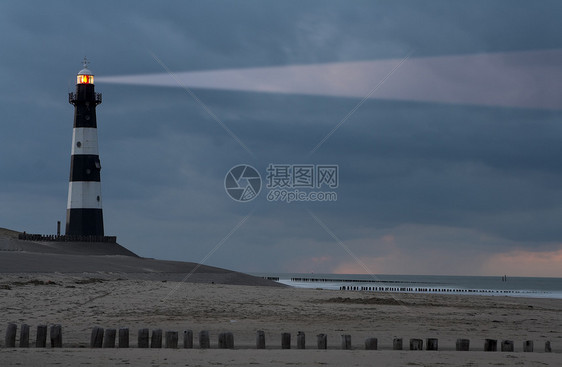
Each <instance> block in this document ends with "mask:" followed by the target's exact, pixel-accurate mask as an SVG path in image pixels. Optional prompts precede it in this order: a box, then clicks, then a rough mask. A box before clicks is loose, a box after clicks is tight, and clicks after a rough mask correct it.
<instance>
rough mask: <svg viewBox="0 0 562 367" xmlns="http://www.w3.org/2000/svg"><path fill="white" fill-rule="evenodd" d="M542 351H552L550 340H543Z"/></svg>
mask: <svg viewBox="0 0 562 367" xmlns="http://www.w3.org/2000/svg"><path fill="white" fill-rule="evenodd" d="M544 351H545V353H552V348H551V347H550V341H548V340H547V341H545V342H544Z"/></svg>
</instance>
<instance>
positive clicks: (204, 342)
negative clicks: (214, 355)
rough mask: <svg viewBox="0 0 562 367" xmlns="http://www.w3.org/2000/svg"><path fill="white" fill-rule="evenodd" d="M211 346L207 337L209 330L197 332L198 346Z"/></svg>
mask: <svg viewBox="0 0 562 367" xmlns="http://www.w3.org/2000/svg"><path fill="white" fill-rule="evenodd" d="M210 347H211V341H210V339H209V332H208V331H207V330H203V331H200V332H199V348H201V349H207V348H210Z"/></svg>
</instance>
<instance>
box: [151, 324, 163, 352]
mask: <svg viewBox="0 0 562 367" xmlns="http://www.w3.org/2000/svg"><path fill="white" fill-rule="evenodd" d="M150 348H162V329H156V330H152V338H150Z"/></svg>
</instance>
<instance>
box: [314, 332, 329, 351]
mask: <svg viewBox="0 0 562 367" xmlns="http://www.w3.org/2000/svg"><path fill="white" fill-rule="evenodd" d="M316 339H317V340H318V349H328V335H326V334H318V335H316Z"/></svg>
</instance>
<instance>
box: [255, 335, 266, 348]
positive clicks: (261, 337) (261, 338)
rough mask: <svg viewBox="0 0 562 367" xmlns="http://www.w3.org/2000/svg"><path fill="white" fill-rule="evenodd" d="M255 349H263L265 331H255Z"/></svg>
mask: <svg viewBox="0 0 562 367" xmlns="http://www.w3.org/2000/svg"><path fill="white" fill-rule="evenodd" d="M256 349H265V331H263V330H258V331H257V332H256Z"/></svg>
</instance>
